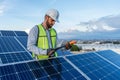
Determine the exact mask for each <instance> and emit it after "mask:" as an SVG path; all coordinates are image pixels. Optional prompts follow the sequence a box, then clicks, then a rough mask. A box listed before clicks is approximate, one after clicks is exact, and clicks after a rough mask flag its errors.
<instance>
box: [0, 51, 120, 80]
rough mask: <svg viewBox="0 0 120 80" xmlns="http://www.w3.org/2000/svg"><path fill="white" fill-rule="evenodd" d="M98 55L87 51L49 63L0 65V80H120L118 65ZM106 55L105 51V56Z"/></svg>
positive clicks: (28, 62)
mask: <svg viewBox="0 0 120 80" xmlns="http://www.w3.org/2000/svg"><path fill="white" fill-rule="evenodd" d="M100 52H101V51H100ZM100 52H99V53H98V52H90V53H86V54H77V55H69V56H65V57H58V58H53V59H48V60H39V61H35V60H33V61H26V62H21V63H14V64H13V63H12V64H9V65H2V66H0V71H1V73H0V79H1V80H2V79H4V80H9V79H12V80H35V79H36V80H49V79H50V80H71V79H72V80H98V79H100V80H119V79H120V76H119V75H120V66H116V65H115V64H114V62H111V61H109V60H108V59H107V58H105V57H104V56H101V55H99V54H103V53H100ZM106 52H107V51H105V52H104V53H106ZM108 52H109V50H108ZM111 53H112V52H111ZM113 53H114V52H113ZM113 53H112V54H113ZM108 54H109V53H108ZM115 54H116V53H115ZM68 76H69V77H68Z"/></svg>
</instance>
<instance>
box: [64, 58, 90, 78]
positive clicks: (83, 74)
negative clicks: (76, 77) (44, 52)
mask: <svg viewBox="0 0 120 80" xmlns="http://www.w3.org/2000/svg"><path fill="white" fill-rule="evenodd" d="M65 60H66V61H67V62H68V63H70V64H71V65H72V66H73V67H74V68H75V69H76V70H77V71H79V73H81V74H82V76H84V77H85V78H86V79H87V80H91V79H90V78H89V77H88V76H87V75H86V74H85V73H84V72H83V71H81V70H80V69H79V68H78V67H77V66H75V65H74V63H72V62H71V61H69V60H68V59H67V58H65Z"/></svg>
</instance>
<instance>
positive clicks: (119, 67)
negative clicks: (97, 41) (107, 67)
mask: <svg viewBox="0 0 120 80" xmlns="http://www.w3.org/2000/svg"><path fill="white" fill-rule="evenodd" d="M95 54H96V53H95ZM96 55H98V56H99V57H101V58H102V59H103V60H105V61H107V62H109V63H110V64H112V65H114V66H115V67H116V68H118V69H120V66H118V65H116V64H114V63H113V62H111V61H110V60H108V59H107V58H105V57H103V56H101V55H99V54H96Z"/></svg>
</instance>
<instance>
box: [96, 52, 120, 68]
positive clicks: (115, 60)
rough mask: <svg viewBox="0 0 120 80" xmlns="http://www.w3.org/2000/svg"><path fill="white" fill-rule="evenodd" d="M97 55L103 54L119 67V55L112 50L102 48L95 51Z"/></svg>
mask: <svg viewBox="0 0 120 80" xmlns="http://www.w3.org/2000/svg"><path fill="white" fill-rule="evenodd" d="M97 53H98V54H99V55H101V56H103V57H104V58H105V59H108V60H109V61H111V62H112V63H114V64H116V65H117V66H119V67H120V55H119V54H116V53H115V52H113V51H112V50H104V51H99V52H97Z"/></svg>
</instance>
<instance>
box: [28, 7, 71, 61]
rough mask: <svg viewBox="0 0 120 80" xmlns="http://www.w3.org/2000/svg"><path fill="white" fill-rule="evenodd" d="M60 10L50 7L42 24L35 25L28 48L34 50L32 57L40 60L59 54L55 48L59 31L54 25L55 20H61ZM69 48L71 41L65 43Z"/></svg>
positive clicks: (31, 31) (29, 36) (29, 38)
mask: <svg viewBox="0 0 120 80" xmlns="http://www.w3.org/2000/svg"><path fill="white" fill-rule="evenodd" d="M58 18H59V12H58V11H57V10H56V9H50V10H48V11H47V12H46V14H45V16H44V21H43V22H42V23H41V24H38V25H35V26H34V27H33V28H32V29H31V30H30V32H29V35H28V42H27V49H28V50H29V51H31V52H32V57H33V58H36V59H38V60H40V59H46V58H49V57H51V56H52V57H57V56H58V54H57V52H55V50H54V48H56V46H57V43H58V42H57V41H58V40H57V32H56V30H55V29H54V28H52V27H53V25H54V24H55V22H59V20H58ZM65 45H66V46H65V47H66V49H69V48H70V46H69V43H68V42H67V43H66V44H65Z"/></svg>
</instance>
